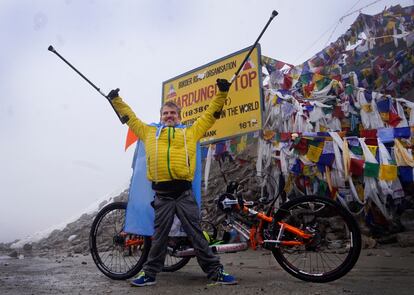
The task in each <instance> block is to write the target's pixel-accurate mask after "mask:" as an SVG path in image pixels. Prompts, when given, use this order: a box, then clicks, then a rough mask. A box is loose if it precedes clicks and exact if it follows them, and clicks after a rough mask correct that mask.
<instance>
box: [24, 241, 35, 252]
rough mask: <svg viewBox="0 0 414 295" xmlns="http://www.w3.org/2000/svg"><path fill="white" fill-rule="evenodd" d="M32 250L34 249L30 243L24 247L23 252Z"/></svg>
mask: <svg viewBox="0 0 414 295" xmlns="http://www.w3.org/2000/svg"><path fill="white" fill-rule="evenodd" d="M32 249H33V246H32V244H30V243H26V244H24V245H23V250H24V251H32Z"/></svg>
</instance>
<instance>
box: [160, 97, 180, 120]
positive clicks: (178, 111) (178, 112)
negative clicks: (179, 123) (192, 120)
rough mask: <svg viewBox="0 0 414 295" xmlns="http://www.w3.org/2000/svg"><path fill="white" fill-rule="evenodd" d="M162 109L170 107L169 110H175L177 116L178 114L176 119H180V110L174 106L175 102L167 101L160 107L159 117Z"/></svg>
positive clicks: (176, 105)
mask: <svg viewBox="0 0 414 295" xmlns="http://www.w3.org/2000/svg"><path fill="white" fill-rule="evenodd" d="M164 107H170V108H175V109H176V110H177V114H178V117H179V118H181V108H180V107H179V106H178V104H176V103H175V102H173V101H171V100H170V101H167V102H165V103H164V104H163V105H162V106H161V109H160V115H161V116H162V110H163V108H164Z"/></svg>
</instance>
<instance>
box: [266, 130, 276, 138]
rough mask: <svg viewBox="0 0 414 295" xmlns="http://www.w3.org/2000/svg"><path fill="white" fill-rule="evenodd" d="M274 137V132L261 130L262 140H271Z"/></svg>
mask: <svg viewBox="0 0 414 295" xmlns="http://www.w3.org/2000/svg"><path fill="white" fill-rule="evenodd" d="M275 135H276V132H275V131H272V130H263V139H264V140H271V139H272V138H273V137H274V136H275Z"/></svg>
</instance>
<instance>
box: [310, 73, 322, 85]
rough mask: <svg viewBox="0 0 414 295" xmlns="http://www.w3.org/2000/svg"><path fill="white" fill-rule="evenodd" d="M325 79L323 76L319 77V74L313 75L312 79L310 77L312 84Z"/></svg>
mask: <svg viewBox="0 0 414 295" xmlns="http://www.w3.org/2000/svg"><path fill="white" fill-rule="evenodd" d="M324 78H325V76H323V75H321V74H318V73H315V74H314V75H313V77H312V82H313V83H316V82H318V81H320V80H322V79H324Z"/></svg>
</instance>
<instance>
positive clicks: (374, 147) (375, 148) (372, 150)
mask: <svg viewBox="0 0 414 295" xmlns="http://www.w3.org/2000/svg"><path fill="white" fill-rule="evenodd" d="M367 147H368V149H369V150H370V152H371V154H373V155H374V157H375V155H376V154H377V149H378V147H377V146H376V145H367Z"/></svg>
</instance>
